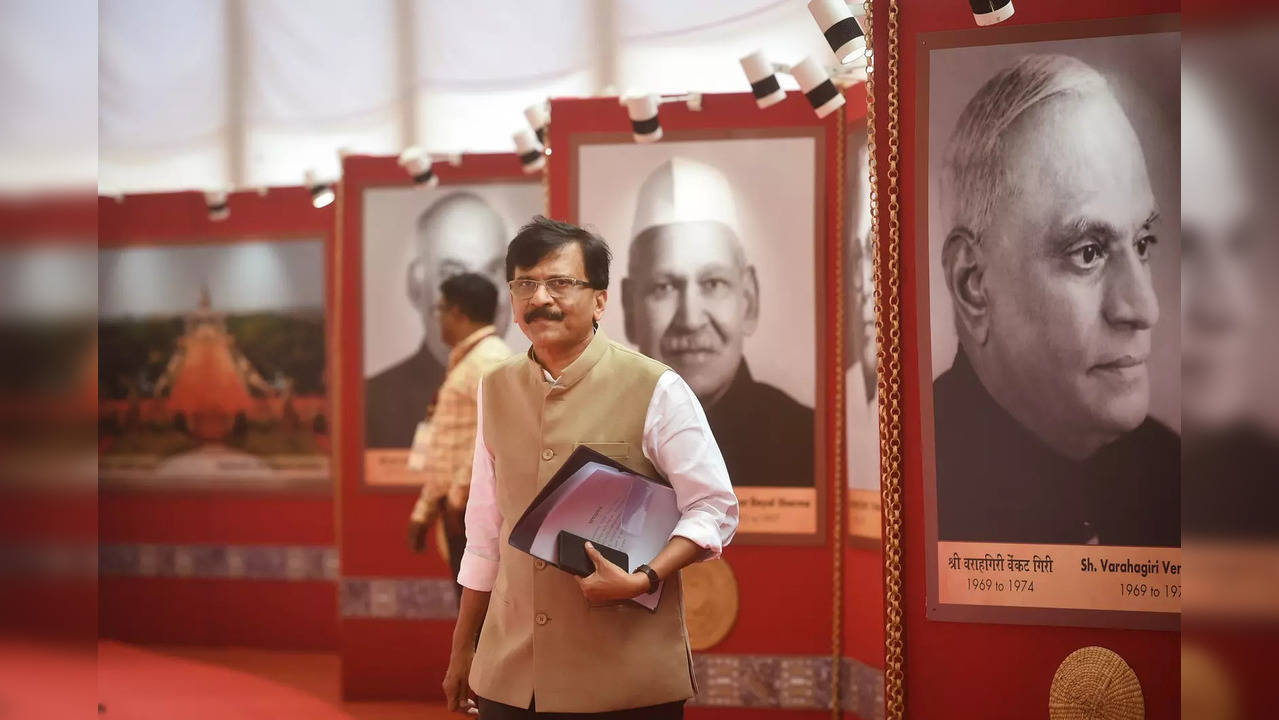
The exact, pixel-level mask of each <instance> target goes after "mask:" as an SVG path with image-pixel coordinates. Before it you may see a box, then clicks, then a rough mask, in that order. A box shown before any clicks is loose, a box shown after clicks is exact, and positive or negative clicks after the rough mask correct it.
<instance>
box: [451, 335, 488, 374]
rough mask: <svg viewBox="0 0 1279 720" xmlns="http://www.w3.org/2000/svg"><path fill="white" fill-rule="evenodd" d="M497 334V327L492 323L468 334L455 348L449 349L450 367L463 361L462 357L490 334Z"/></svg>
mask: <svg viewBox="0 0 1279 720" xmlns="http://www.w3.org/2000/svg"><path fill="white" fill-rule="evenodd" d="M496 334H497V328H495V327H493V326H492V325H485V326H484V327H482V328H480V329H478V330H476V331H475V332H473V333H471V334H470V335H467V336H466V337H465V338H464V339H463V340H462V342H460V343H458V344H457V345H454V346H453V349H452V350H450V351H449V367H450V368H452V367H453V366H454V365H457V364H458V362H459V361H461V359H462V358H463V357H464V356H465V355H466V354H467V353H468V352H470V351H471V349H472V348H474V347H475V346H476V345H478V344H479V342H480V341H481V340H483V339H484V338H486V337H488V336H489V335H496Z"/></svg>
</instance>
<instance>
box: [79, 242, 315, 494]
mask: <svg viewBox="0 0 1279 720" xmlns="http://www.w3.org/2000/svg"><path fill="white" fill-rule="evenodd" d="M326 257H327V251H326V242H325V240H324V239H323V238H308V237H301V238H287V239H246V240H242V241H226V240H219V239H216V238H208V239H205V240H193V241H192V242H191V243H190V244H164V245H130V246H125V247H110V248H104V249H102V250H100V251H99V252H98V318H99V323H98V338H99V340H98V343H99V344H98V368H99V376H98V390H99V404H98V407H99V422H98V427H99V477H100V481H101V483H102V485H103V486H104V487H105V488H130V489H157V488H159V489H168V490H187V489H201V490H204V489H215V490H292V489H308V488H311V489H324V490H327V489H328V488H329V486H330V472H329V449H330V442H329V426H330V424H331V418H330V413H329V409H328V396H327V391H326V373H327V369H326V363H327V357H326V345H327V343H326V334H325V328H326V322H325V306H326V302H325V297H326V269H325V264H326Z"/></svg>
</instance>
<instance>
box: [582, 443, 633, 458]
mask: <svg viewBox="0 0 1279 720" xmlns="http://www.w3.org/2000/svg"><path fill="white" fill-rule="evenodd" d="M581 445H585V446H586V447H588V448H590V449H592V450H594V451H595V452H597V453H599V454H600V455H603V456H604V457H607V458H613V459H614V460H625V459H627V458H629V457H630V456H631V444H630V443H628V442H581V443H578V444H577V445H575V446H574V447H578V446H581Z"/></svg>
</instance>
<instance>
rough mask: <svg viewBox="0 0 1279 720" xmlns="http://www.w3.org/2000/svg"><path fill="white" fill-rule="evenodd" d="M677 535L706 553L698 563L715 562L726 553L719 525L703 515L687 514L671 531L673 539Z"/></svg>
mask: <svg viewBox="0 0 1279 720" xmlns="http://www.w3.org/2000/svg"><path fill="white" fill-rule="evenodd" d="M676 535H678V536H680V537H683V538H687V539H689V540H690V541H692V542H693V543H694V544H696V545H697V546H698V547H700V548H702V549H703V550H705V551H706V552H705V553H703V555H702V557H700V558H698V562H702V561H705V560H714V559H715V558H717V557H719V556H720V553H722V552H723V551H724V544H723V541H722V540H721V539H720V534H719V523H717V522H715V520H714V519H712V518H710V517H707V516H706V515H703V514H701V513H687V514H685V515H684V517H682V518H680V521H679V522H678V523H675V529H674V530H672V531H671V537H675V536H676Z"/></svg>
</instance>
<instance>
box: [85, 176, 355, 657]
mask: <svg viewBox="0 0 1279 720" xmlns="http://www.w3.org/2000/svg"><path fill="white" fill-rule="evenodd" d="M228 206H229V210H230V215H229V217H227V218H226V219H225V220H220V221H214V220H211V219H210V218H209V211H208V209H207V207H206V205H205V199H204V196H203V195H202V194H200V193H195V192H181V193H158V194H147V195H130V196H126V197H124V198H122V199H119V200H117V199H114V198H99V199H98V203H97V208H98V219H99V226H98V227H99V242H100V246H101V247H102V248H131V247H161V248H164V247H178V246H183V245H196V244H200V245H220V244H230V243H241V242H247V241H255V240H256V241H262V240H273V239H290V238H316V239H320V240H322V241H323V245H324V256H325V261H324V268H325V269H324V273H325V275H324V278H323V280H322V282H323V283H324V288H325V296H326V297H325V306H326V308H331V307H333V302H332V300H333V295H332V287H333V283H332V279H333V272H332V268H333V264H332V261H331V252H332V249H333V244H332V239H333V228H334V211H333V208H332V207H328V208H321V209H316V208H315V207H313V206H312V203H311V195H310V193H309V192H308V191H307V189H305V188H300V187H290V188H272V189H271V190H270V191H269V192H267V193H265V194H259V193H257V192H251V191H250V192H237V193H232V194H231V195H230V197H229V200H228ZM158 272H163V269H162V268H161V269H158ZM196 290H198V288H193V289H192V292H193V293H194V292H195V291H196ZM330 416H331V415H330ZM98 511H99V512H98V520H99V528H100V533H99V542H100V543H101V545H102V547H103V552H104V553H110V552H111V551H112V550H113V549H117V550H120V551H121V552H122V553H123V554H125V555H128V559H129V560H131V561H136V559H137V553H138V552H139V549H142V550H141V552H142V554H143V555H148V556H152V557H154V556H156V554H157V553H158V556H160V557H162V558H163V559H164V560H165V561H167V565H164V567H159V566H157V565H155V564H151V565H150V566H149V567H148V568H142V569H141V572H139V565H138V564H137V563H136V562H132V563H129V562H125V563H122V564H121V565H120V567H117V568H115V569H117V570H121V572H120V573H118V574H108V573H107V570H108V568H105V567H104V577H103V578H102V579H101V581H100V584H99V598H100V611H99V612H100V616H99V617H100V628H101V633H102V636H103V637H108V638H114V639H119V640H125V641H130V642H142V643H146V642H165V643H193V644H210V645H213V644H218V645H220V644H228V643H230V644H238V645H248V646H257V647H268V648H281V649H309V650H329V649H332V648H334V647H336V644H337V629H338V614H337V588H336V584H335V579H336V568H330V569H328V570H327V571H322V569H321V568H320V567H319V566H318V565H317V566H316V567H313V568H310V569H306V568H298V569H297V571H296V572H293V574H292V576H291V577H288V578H286V577H285V575H287V572H286V571H284V568H283V567H282V566H281V567H280V568H279V569H280V570H281V572H280V573H279V574H277V573H275V572H274V571H272V570H270V569H255V566H254V560H252V559H249V560H248V569H247V570H246V569H245V567H244V565H243V564H240V565H236V563H235V561H232V562H231V565H235V566H237V567H239V569H240V570H241V571H242V572H236V571H234V570H232V571H230V572H226V568H227V567H228V563H227V558H228V557H231V556H234V557H240V556H241V555H240V554H241V551H244V552H247V556H246V557H248V558H256V557H264V556H265V557H275V558H283V557H284V554H285V553H286V552H287V550H286V549H287V548H304V549H305V552H306V553H307V556H308V557H310V558H311V559H312V560H317V559H318V558H320V557H321V556H323V555H324V554H325V553H326V552H331V549H332V547H333V545H334V543H335V540H336V537H335V530H334V528H335V522H334V520H335V518H334V503H333V498H332V493H331V492H330V490H329V489H328V488H319V489H312V490H307V491H260V492H259V491H255V492H246V491H226V490H200V491H190V490H181V489H165V490H154V491H144V490H113V489H109V488H104V489H103V490H102V492H101V495H100V499H99V508H98ZM175 552H176V553H177V555H178V556H182V557H186V556H189V555H190V554H191V553H194V554H196V555H198V556H199V557H201V558H208V557H215V559H216V560H218V561H220V562H221V565H220V567H221V571H212V572H202V569H201V566H200V565H199V564H198V563H197V564H196V566H195V567H191V566H189V565H184V566H183V567H184V568H185V569H183V570H177V571H175V565H174V553H175ZM184 553H185V554H184ZM163 564H164V563H162V565H163ZM104 565H110V562H108V561H106V558H104ZM178 565H182V563H181V562H179V563H178ZM148 574H149V575H150V576H147V575H148ZM219 575H221V576H219Z"/></svg>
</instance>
